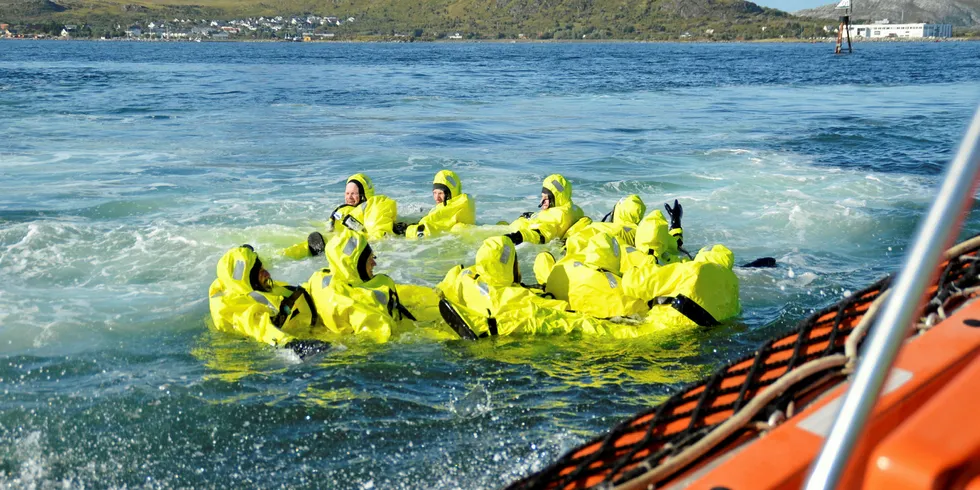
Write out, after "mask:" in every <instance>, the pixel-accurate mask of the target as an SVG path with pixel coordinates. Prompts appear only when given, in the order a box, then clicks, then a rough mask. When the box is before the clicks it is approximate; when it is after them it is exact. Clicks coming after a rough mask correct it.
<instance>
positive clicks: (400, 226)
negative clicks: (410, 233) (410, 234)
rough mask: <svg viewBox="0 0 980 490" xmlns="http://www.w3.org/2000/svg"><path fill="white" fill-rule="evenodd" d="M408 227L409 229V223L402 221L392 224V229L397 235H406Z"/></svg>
mask: <svg viewBox="0 0 980 490" xmlns="http://www.w3.org/2000/svg"><path fill="white" fill-rule="evenodd" d="M407 229H408V223H405V222H402V221H398V222H396V223H395V224H394V225H392V226H391V231H393V232H394V233H395V234H396V235H404V234H405V230H407Z"/></svg>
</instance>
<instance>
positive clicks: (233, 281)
mask: <svg viewBox="0 0 980 490" xmlns="http://www.w3.org/2000/svg"><path fill="white" fill-rule="evenodd" d="M261 268H262V261H261V260H259V254H257V253H255V251H254V250H252V247H250V246H246V245H242V246H241V247H237V248H233V249H231V250H229V251H227V252H225V255H224V256H222V257H221V260H218V269H217V275H218V280H219V281H221V284H222V285H223V286H224V287H225V290H227V291H228V292H230V293H236V294H248V293H250V292H252V291H254V290H255V288H254V287H253V286H252V284H253V283H258V275H259V270H260V269H261Z"/></svg>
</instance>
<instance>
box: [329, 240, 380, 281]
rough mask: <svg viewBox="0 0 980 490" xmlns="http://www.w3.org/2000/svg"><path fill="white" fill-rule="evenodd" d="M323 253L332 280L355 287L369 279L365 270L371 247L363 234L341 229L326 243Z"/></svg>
mask: <svg viewBox="0 0 980 490" xmlns="http://www.w3.org/2000/svg"><path fill="white" fill-rule="evenodd" d="M324 253H325V255H326V256H327V262H328V263H329V264H330V270H331V271H332V272H333V278H334V280H339V281H343V282H346V283H348V284H351V285H355V286H356V285H358V284H361V283H363V282H365V281H368V280H369V279H371V278H370V277H367V270H366V269H365V265H366V264H367V261H368V259H369V258H370V256H371V246H370V245H369V244H368V241H367V237H366V236H364V234H363V233H359V232H356V231H354V230H350V229H348V228H342V229H341V230H340V231H339V232H338V233H336V234H335V235H334V236H333V238H331V239H330V241H329V242H327V245H326V247H325V250H324Z"/></svg>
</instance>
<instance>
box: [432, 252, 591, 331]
mask: <svg viewBox="0 0 980 490" xmlns="http://www.w3.org/2000/svg"><path fill="white" fill-rule="evenodd" d="M437 288H438V289H439V290H440V291H441V292H442V294H443V295H444V297H445V299H446V300H447V301H449V302H450V303H451V304H452V305H453V306H454V307H455V308H456V309H457V311H458V312H459V314H460V315H461V316H462V317H463V318H464V319H465V321H466V323H467V324H468V325H469V326H470V328H471V329H472V330H473V332H474V333H475V334H476V335H477V336H481V337H485V336H489V335H533V334H554V333H570V332H572V331H575V330H592V327H591V326H589V325H588V324H587V323H588V322H587V319H585V318H584V317H582V316H576V315H574V314H569V313H567V312H565V311H563V310H565V308H566V307H567V305H568V303H566V302H565V301H559V300H554V299H548V298H544V297H541V296H539V295H538V294H535V292H534V291H533V290H531V289H528V288H525V287H523V286H521V285H520V275H519V272H518V270H517V249H516V247H515V246H514V242H512V241H511V239H510V238H507V237H492V238H488V239H486V240H484V242H483V245H481V246H480V249H479V250H478V251H477V253H476V264H474V265H473V266H472V267H467V268H465V269H464V268H463V267H462V266H456V267H453V268H452V269H450V270H449V272H448V273H447V274H446V277H445V278H444V279H443V280H442V282H441V283H439V285H438V286H437Z"/></svg>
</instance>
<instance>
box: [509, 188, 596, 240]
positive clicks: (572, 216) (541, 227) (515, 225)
mask: <svg viewBox="0 0 980 490" xmlns="http://www.w3.org/2000/svg"><path fill="white" fill-rule="evenodd" d="M541 191H542V193H544V194H551V195H552V196H554V202H552V203H551V205H550V206H549V207H548V209H544V210H541V211H539V212H537V213H535V214H533V215H531V217H530V218H525V217H520V218H518V219H516V220H514V221H513V222H512V223H511V224H510V230H511V231H514V232H519V233H520V234H521V236H522V237H523V238H522V240H523V241H525V242H529V243H548V242H550V241H552V240H555V239H561V238H564V237H565V232H567V231H568V228H569V227H571V226H572V225H573V224H574V223H575V222H577V221H578V220H580V219H582V218H583V217H585V213H584V212H582V208H580V207H578V206H577V205H575V203H573V202H572V184H571V183H570V182H568V180H566V179H565V177H563V176H562V175H561V174H552V175H549V176H548V177H546V178H545V179H544V184H543V187H542V188H541Z"/></svg>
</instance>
